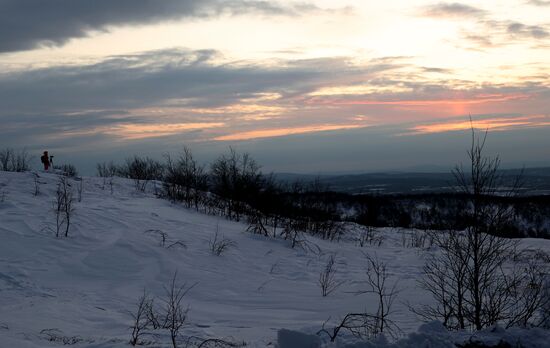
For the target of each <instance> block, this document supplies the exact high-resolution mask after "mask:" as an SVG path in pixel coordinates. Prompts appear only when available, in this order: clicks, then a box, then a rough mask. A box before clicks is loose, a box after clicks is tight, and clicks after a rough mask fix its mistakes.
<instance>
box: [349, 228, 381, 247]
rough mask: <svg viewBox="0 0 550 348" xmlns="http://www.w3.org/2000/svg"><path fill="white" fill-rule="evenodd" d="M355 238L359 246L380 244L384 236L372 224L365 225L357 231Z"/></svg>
mask: <svg viewBox="0 0 550 348" xmlns="http://www.w3.org/2000/svg"><path fill="white" fill-rule="evenodd" d="M355 240H356V242H357V243H358V244H359V246H360V247H364V246H366V245H367V244H368V245H373V246H381V245H382V242H383V241H384V236H382V235H381V234H380V232H378V231H377V230H376V228H374V227H373V226H366V227H365V228H361V229H360V230H359V231H358V233H357V237H356V239H355Z"/></svg>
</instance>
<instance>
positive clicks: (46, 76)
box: [0, 50, 395, 117]
mask: <svg viewBox="0 0 550 348" xmlns="http://www.w3.org/2000/svg"><path fill="white" fill-rule="evenodd" d="M217 54H218V53H217V52H216V51H211V50H202V51H188V50H162V51H155V52H148V53H144V54H142V55H131V56H117V57H111V58H108V59H106V60H105V61H102V62H100V63H97V64H94V65H87V66H61V67H50V68H43V69H37V70H31V71H23V72H17V73H11V74H9V73H8V74H4V75H0V102H1V104H2V109H1V110H0V117H2V115H6V114H9V113H18V114H19V113H37V112H46V113H70V112H80V111H82V110H98V109H99V110H104V109H132V108H139V107H145V106H153V105H160V104H163V105H166V103H170V105H171V106H185V107H217V106H223V105H228V104H231V103H234V102H236V101H239V100H243V99H249V98H254V97H256V96H257V95H258V93H267V92H269V93H279V94H280V95H281V96H282V97H283V98H291V97H292V96H295V95H299V94H303V93H307V92H309V91H312V90H315V89H316V88H318V87H319V86H323V85H330V84H331V83H338V81H341V80H342V79H345V80H346V81H347V82H349V81H350V80H354V79H355V80H358V81H359V80H361V79H362V78H363V77H364V76H365V75H367V74H372V73H375V72H378V71H383V70H388V69H392V68H394V67H395V66H394V65H392V64H391V63H383V64H382V63H380V64H373V65H372V66H368V67H357V66H354V65H351V64H349V63H348V62H347V61H346V59H344V58H326V59H307V60H289V61H280V62H279V64H278V65H277V66H276V67H265V66H259V65H252V64H250V65H246V64H243V63H242V62H240V63H238V64H216V63H215V61H214V58H215V57H216V56H217Z"/></svg>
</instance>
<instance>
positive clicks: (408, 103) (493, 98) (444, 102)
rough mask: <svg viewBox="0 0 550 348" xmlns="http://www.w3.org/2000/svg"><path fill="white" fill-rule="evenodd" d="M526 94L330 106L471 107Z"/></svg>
mask: <svg viewBox="0 0 550 348" xmlns="http://www.w3.org/2000/svg"><path fill="white" fill-rule="evenodd" d="M528 98H529V95H527V94H482V95H478V96H477V97H474V98H471V99H432V100H392V101H381V100H342V101H336V102H334V103H331V104H337V105H402V106H440V105H447V106H448V105H472V104H483V103H491V102H503V101H510V100H522V99H528Z"/></svg>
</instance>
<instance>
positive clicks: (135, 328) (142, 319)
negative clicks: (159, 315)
mask: <svg viewBox="0 0 550 348" xmlns="http://www.w3.org/2000/svg"><path fill="white" fill-rule="evenodd" d="M152 307H153V299H152V298H151V297H150V296H149V294H148V293H147V292H146V291H145V290H144V291H143V295H141V297H140V298H139V300H138V304H137V308H136V311H135V312H133V313H132V312H131V313H130V315H131V316H132V326H130V329H132V333H131V336H130V344H131V345H132V346H135V345H138V344H140V343H141V338H142V337H143V336H144V335H146V334H147V330H148V329H149V328H150V326H151V325H152V323H151V320H150V317H149V316H148V314H149V313H150V312H151V311H152Z"/></svg>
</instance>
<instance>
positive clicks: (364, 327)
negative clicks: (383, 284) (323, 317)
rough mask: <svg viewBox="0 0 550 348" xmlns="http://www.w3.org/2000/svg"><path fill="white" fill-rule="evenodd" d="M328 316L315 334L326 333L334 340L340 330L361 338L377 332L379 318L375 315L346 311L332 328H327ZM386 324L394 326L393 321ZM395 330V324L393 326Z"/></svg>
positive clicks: (367, 337) (369, 336)
mask: <svg viewBox="0 0 550 348" xmlns="http://www.w3.org/2000/svg"><path fill="white" fill-rule="evenodd" d="M329 320H330V318H328V319H327V321H325V322H324V323H323V327H322V328H321V330H319V331H318V332H317V335H320V334H322V333H324V334H326V335H327V336H328V337H329V338H330V341H331V342H334V341H335V340H336V338H337V337H338V335H339V334H340V332H341V331H342V330H346V331H348V332H350V333H351V334H352V335H354V336H355V337H358V338H361V339H370V338H374V337H376V336H377V335H378V334H379V323H380V318H378V317H377V316H376V315H372V314H368V313H348V314H346V315H345V316H344V318H343V319H342V321H340V322H339V323H338V324H337V325H335V326H334V327H333V328H332V329H327V328H326V324H327V323H328V322H329ZM388 325H391V326H392V327H393V326H395V324H393V322H388ZM395 328H396V330H398V329H397V326H395Z"/></svg>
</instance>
